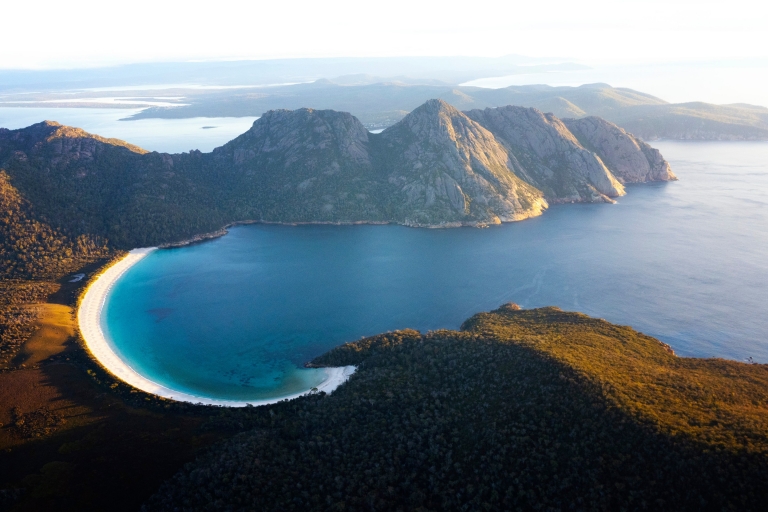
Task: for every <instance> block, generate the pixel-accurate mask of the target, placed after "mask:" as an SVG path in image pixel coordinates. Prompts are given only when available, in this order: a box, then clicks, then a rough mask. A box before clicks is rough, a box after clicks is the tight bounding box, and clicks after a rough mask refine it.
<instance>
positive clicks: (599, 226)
mask: <svg viewBox="0 0 768 512" xmlns="http://www.w3.org/2000/svg"><path fill="white" fill-rule="evenodd" d="M654 146H656V147H658V148H659V149H661V151H662V153H663V154H664V156H665V157H666V158H667V159H668V160H669V161H670V162H671V164H672V166H673V170H674V171H675V172H676V173H677V175H678V176H679V177H680V181H679V182H676V183H664V184H647V185H636V186H630V187H629V188H628V194H627V196H626V197H623V198H620V199H619V203H618V204H616V205H605V204H600V205H560V206H555V207H552V208H551V209H550V210H549V211H547V212H546V213H545V214H544V215H543V216H541V217H538V218H536V219H531V220H527V221H524V222H518V223H512V224H505V225H503V226H498V227H493V228H489V229H473V228H462V229H443V230H429V229H412V228H405V227H401V226H296V227H292V226H270V225H252V226H243V227H237V228H234V229H232V230H231V232H230V234H229V235H227V236H225V237H223V238H219V239H216V240H213V241H210V242H206V243H203V244H200V245H194V246H190V247H185V248H181V249H173V250H162V251H156V252H154V253H152V254H151V255H150V256H148V257H147V258H145V259H144V260H143V261H141V262H140V263H139V264H137V265H136V266H135V267H133V268H132V269H131V270H130V271H129V272H128V273H126V274H125V275H124V276H123V278H121V279H120V280H119V281H118V282H117V283H116V285H115V287H114V288H113V291H112V293H111V294H110V296H109V298H108V302H107V305H106V308H105V312H106V314H105V315H103V317H102V322H103V327H104V328H105V332H106V333H107V334H108V337H109V338H110V341H111V343H112V344H113V346H114V348H115V349H116V350H117V351H118V353H119V354H120V355H121V356H122V357H123V358H124V359H125V360H126V361H128V362H129V364H131V365H132V366H133V367H134V368H135V369H137V370H138V371H139V372H140V373H142V374H144V375H145V376H147V377H148V378H150V379H152V380H154V381H156V382H158V383H161V384H163V385H165V386H167V387H169V388H172V389H176V390H178V391H184V392H188V393H192V394H196V395H200V396H206V397H210V398H220V399H254V400H255V399H260V398H272V397H280V396H286V395H288V394H291V393H295V392H299V391H303V390H307V389H309V388H311V387H312V386H314V385H316V384H317V383H318V382H319V381H320V380H321V379H322V377H323V374H322V372H321V371H318V370H305V369H302V368H301V366H302V364H303V363H305V362H306V361H308V360H310V359H311V358H313V357H315V356H317V355H319V354H321V353H323V352H325V351H326V350H328V349H330V348H332V347H334V346H336V345H338V344H340V343H344V342H347V341H351V340H355V339H357V338H359V337H361V336H368V335H373V334H377V333H380V332H384V331H388V330H394V329H402V328H406V327H410V328H415V329H419V330H422V331H425V330H430V329H438V328H451V329H455V328H458V327H459V325H460V324H461V322H462V321H463V320H465V319H466V318H468V317H469V316H471V315H472V314H474V313H477V312H479V311H486V310H490V309H494V308H496V307H498V306H499V305H500V304H502V303H504V302H509V301H513V302H517V303H519V304H521V305H522V306H523V307H526V308H532V307H539V306H547V305H555V306H559V307H561V308H563V309H568V310H577V311H582V312H584V313H587V314H589V315H593V316H597V317H601V318H605V319H607V320H609V321H611V322H616V323H621V324H628V325H632V326H633V327H635V328H636V329H638V330H640V331H643V332H645V333H647V334H650V335H652V336H655V337H658V338H659V339H661V340H663V341H665V342H667V343H669V344H670V345H671V346H672V347H673V348H674V349H675V351H676V352H677V353H678V354H680V355H684V356H699V357H711V356H717V357H726V358H731V359H738V360H744V359H746V358H747V357H753V358H754V359H755V360H758V361H768V342H767V338H768V336H767V335H768V315H767V314H766V305H768V233H767V231H768V144H765V143H728V142H718V143H679V142H659V143H655V144H654Z"/></svg>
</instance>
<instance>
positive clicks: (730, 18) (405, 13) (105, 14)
mask: <svg viewBox="0 0 768 512" xmlns="http://www.w3.org/2000/svg"><path fill="white" fill-rule="evenodd" d="M759 5H760V3H759V2H757V1H754V0H753V1H749V2H747V1H744V0H729V1H728V2H724V1H722V0H720V1H712V0H696V1H691V0H664V1H658V0H647V1H642V2H640V1H625V0H610V1H607V0H581V1H573V0H555V1H552V0H543V1H535V2H531V1H529V0H527V1H524V2H519V1H508V0H507V1H503V0H495V1H488V0H473V1H471V2H467V1H466V0H462V1H452V0H442V1H418V0H388V1H386V2H370V1H364V0H324V1H317V0H313V1H304V0H280V1H275V0H271V1H269V2H264V1H262V0H255V1H254V0H250V1H234V0H217V1H215V2H212V1H202V0H184V1H177V0H166V1H164V0H152V1H148V0H133V1H131V2H104V1H103V0H99V1H94V0H68V1H66V2H62V1H61V0H56V1H50V0H37V1H35V0H27V1H24V2H20V1H19V2H4V5H3V8H2V11H3V12H2V17H3V20H4V23H3V31H2V39H3V44H2V45H0V69H3V68H5V69H9V68H16V69H18V68H25V69H41V68H77V67H91V66H103V65H115V64H123V63H135V62H151V61H189V60H221V59H263V58H281V57H331V56H333V57H342V56H350V57H365V56H406V55H470V56H501V55H506V54H519V55H527V56H533V57H543V58H556V59H562V60H574V61H582V62H588V63H602V64H606V63H607V64H611V63H612V64H616V63H623V64H626V63H630V62H631V63H635V62H645V63H648V62H675V61H711V60H744V59H756V58H766V57H768V31H766V30H765V28H764V26H763V25H764V18H765V15H764V14H763V13H762V12H760V11H759Z"/></svg>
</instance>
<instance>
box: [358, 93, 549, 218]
mask: <svg viewBox="0 0 768 512" xmlns="http://www.w3.org/2000/svg"><path fill="white" fill-rule="evenodd" d="M371 137H372V140H374V141H375V145H376V147H377V156H378V159H379V162H378V165H379V169H380V170H381V172H382V173H383V174H384V175H385V176H386V178H387V182H388V183H389V184H391V185H392V186H394V187H395V194H396V195H399V196H400V197H401V198H402V203H401V205H402V206H401V208H399V211H400V214H401V215H403V216H404V217H405V219H404V221H405V223H407V224H410V225H435V224H437V225H456V224H488V223H494V224H495V223H499V222H508V221H514V220H521V219H525V218H528V217H531V216H535V215H540V214H541V212H542V211H543V210H544V209H545V208H546V207H547V203H546V201H545V200H544V198H543V194H542V193H541V192H540V191H539V190H537V189H536V188H534V187H532V186H531V185H529V184H527V183H525V182H524V181H523V180H522V179H520V177H518V176H517V175H516V174H515V172H514V169H515V166H516V165H517V163H516V162H515V161H514V157H513V156H511V155H510V154H509V152H508V151H507V150H506V148H504V147H503V146H502V145H501V144H499V142H498V141H497V140H496V138H495V137H494V136H493V135H492V134H491V133H490V132H489V131H488V130H486V129H485V128H483V127H482V126H480V125H478V124H477V123H475V122H474V121H472V120H471V119H469V118H468V117H467V116H466V115H464V114H462V113H461V112H459V111H458V110H456V109H455V108H454V107H452V106H450V105H448V104H447V103H445V102H444V101H442V100H430V101H428V102H427V103H425V104H424V105H422V106H420V107H419V108H417V109H416V110H414V111H413V112H411V113H410V114H408V115H407V116H406V117H405V118H404V119H403V120H401V121H400V122H399V123H397V124H395V125H394V126H392V127H390V128H388V129H387V130H385V131H384V132H382V133H381V134H380V135H372V136H371Z"/></svg>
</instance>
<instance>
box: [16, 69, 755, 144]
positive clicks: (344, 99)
mask: <svg viewBox="0 0 768 512" xmlns="http://www.w3.org/2000/svg"><path fill="white" fill-rule="evenodd" d="M348 82H349V81H348V80H347V79H346V77H342V78H341V80H339V83H336V82H334V81H331V80H318V81H317V82H315V83H310V84H299V85H288V86H281V87H271V88H264V89H260V90H259V91H258V93H257V94H255V93H254V92H253V91H250V90H249V91H247V92H240V91H232V90H228V91H226V92H222V91H193V90H186V91H184V90H177V91H175V92H174V94H177V95H180V96H184V97H185V100H184V101H185V102H187V103H189V105H187V106H177V107H153V108H148V109H145V110H143V111H141V112H140V113H138V114H136V115H135V116H133V118H135V119H142V118H153V117H162V118H189V117H198V116H208V117H217V116H234V117H238V116H259V115H261V114H263V113H264V112H266V111H268V110H272V109H280V108H283V109H296V108H300V107H306V106H312V107H314V108H318V109H334V110H343V111H348V112H351V113H352V114H354V115H355V116H356V117H358V118H359V119H360V120H361V121H362V122H363V124H364V125H365V126H366V127H367V128H369V129H378V128H385V127H387V126H391V125H392V124H394V123H396V122H397V121H399V120H400V119H402V118H403V117H404V116H405V115H406V114H407V113H408V112H410V111H412V110H413V109H414V108H416V107H417V106H418V105H421V104H422V103H424V102H425V101H426V100H428V99H430V98H439V99H442V100H444V101H446V102H447V103H450V104H451V105H453V106H454V107H456V108H457V109H459V110H475V109H485V108H493V107H502V106H507V105H515V106H522V107H533V108H537V109H539V110H541V111H542V112H549V113H552V114H554V115H555V116H557V117H559V118H581V117H588V116H598V117H602V118H603V119H606V120H608V121H610V122H612V123H615V124H617V125H618V126H620V127H622V128H624V129H625V130H627V131H629V132H631V133H633V134H634V135H636V136H637V137H640V138H642V139H644V140H654V139H660V138H666V139H682V140H768V108H765V107H760V106H754V105H745V104H734V105H713V104H709V103H704V102H692V103H677V104H675V103H668V102H666V101H664V100H663V99H660V98H657V97H655V96H652V95H650V94H646V93H643V92H639V91H635V90H632V89H627V88H620V87H611V86H610V85H608V84H604V83H596V84H585V85H581V86H578V87H569V86H558V87H553V86H548V85H520V86H510V87H505V88H501V89H487V88H482V87H469V86H458V85H448V84H445V85H435V84H428V83H407V82H404V81H398V80H392V79H389V80H382V81H380V82H378V83H367V84H366V83H363V84H356V85H349V84H348ZM150 92H151V91H150ZM150 92H147V94H149V93H150ZM82 94H83V95H84V96H87V95H88V94H96V93H88V94H86V93H82ZM153 94H158V92H157V91H155V92H154V93H153ZM165 94H167V92H166V93H165ZM126 95H129V96H135V92H133V93H131V92H126ZM70 97H71V95H67V96H62V97H61V99H65V98H70ZM41 98H42V96H41ZM46 98H48V97H47V96H46ZM9 99H10V100H13V98H6V101H9ZM18 99H19V100H23V101H29V99H30V97H29V96H27V95H25V96H24V97H23V98H22V97H21V96H18ZM81 101H82V99H81Z"/></svg>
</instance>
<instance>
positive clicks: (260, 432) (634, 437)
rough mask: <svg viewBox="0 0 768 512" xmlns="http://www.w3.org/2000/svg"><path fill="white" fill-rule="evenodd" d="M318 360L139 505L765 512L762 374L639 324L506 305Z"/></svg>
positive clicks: (767, 458)
mask: <svg viewBox="0 0 768 512" xmlns="http://www.w3.org/2000/svg"><path fill="white" fill-rule="evenodd" d="M313 364H315V365H341V364H344V365H346V364H356V365H358V371H357V373H356V374H355V375H353V376H352V378H351V379H350V381H349V382H348V383H347V384H345V385H344V386H342V387H341V388H339V389H338V390H337V391H336V392H334V394H333V395H331V396H323V395H321V396H318V395H315V396H309V397H305V398H302V399H298V400H295V401H292V402H283V403H281V404H277V405H274V406H270V407H266V408H258V409H254V410H250V411H248V410H246V411H222V413H221V417H220V420H219V421H222V422H226V421H246V422H250V424H251V425H254V426H255V427H256V428H255V429H254V430H252V431H250V432H247V433H244V434H241V435H239V436H236V437H235V438H233V439H232V440H231V441H228V442H226V443H225V444H223V445H221V446H218V447H216V448H215V449H214V450H211V451H210V452H209V453H208V454H207V455H206V456H205V457H203V458H201V459H200V460H198V461H197V462H196V463H195V464H193V465H190V466H188V467H186V468H185V469H184V470H183V471H181V472H180V473H179V474H178V475H177V476H176V477H175V478H174V479H173V480H172V481H170V482H168V483H167V484H166V485H165V486H164V487H163V488H161V490H160V491H159V492H158V493H157V494H156V495H155V496H154V497H153V498H152V500H151V501H150V502H149V503H148V504H147V505H146V510H417V509H418V510H516V509H523V510H531V509H533V510H566V509H568V510H570V509H574V510H630V509H648V510H660V509H665V510H757V509H760V507H762V506H763V504H764V501H765V499H766V498H768V486H766V484H768V453H767V452H766V450H767V449H768V435H767V434H766V432H768V430H766V428H767V427H768V414H766V404H767V403H768V368H766V367H765V366H762V365H745V364H740V363H734V362H727V361H721V360H696V359H681V358H678V357H676V356H675V355H674V354H673V353H672V352H671V350H670V349H669V348H668V347H667V346H666V345H664V344H662V343H660V342H659V341H657V340H655V339H653V338H650V337H648V336H644V335H642V334H640V333H638V332H636V331H634V330H632V329H631V328H628V327H622V326H615V325H612V324H609V323H608V322H605V321H603V320H597V319H591V318H589V317H586V316H584V315H580V314H577V313H565V312H562V311H560V310H558V309H556V308H543V309H538V310H531V311H518V310H517V309H516V307H514V306H512V305H508V306H506V307H502V308H500V309H499V310H496V311H494V312H492V313H485V314H480V315H476V316H475V317H473V318H471V319H470V320H468V321H467V322H466V323H465V324H464V325H463V326H462V330H461V331H459V332H454V331H437V332H432V333H429V334H427V335H421V334H419V333H418V332H415V331H400V332H394V333H389V334H384V335H380V336H375V337H373V338H368V339H365V340H361V341H359V342H355V343H351V344H347V345H343V346H341V347H339V348H337V349H335V350H333V351H331V352H329V353H328V354H326V355H324V356H322V357H319V358H317V359H316V360H315V361H314V362H313Z"/></svg>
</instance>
